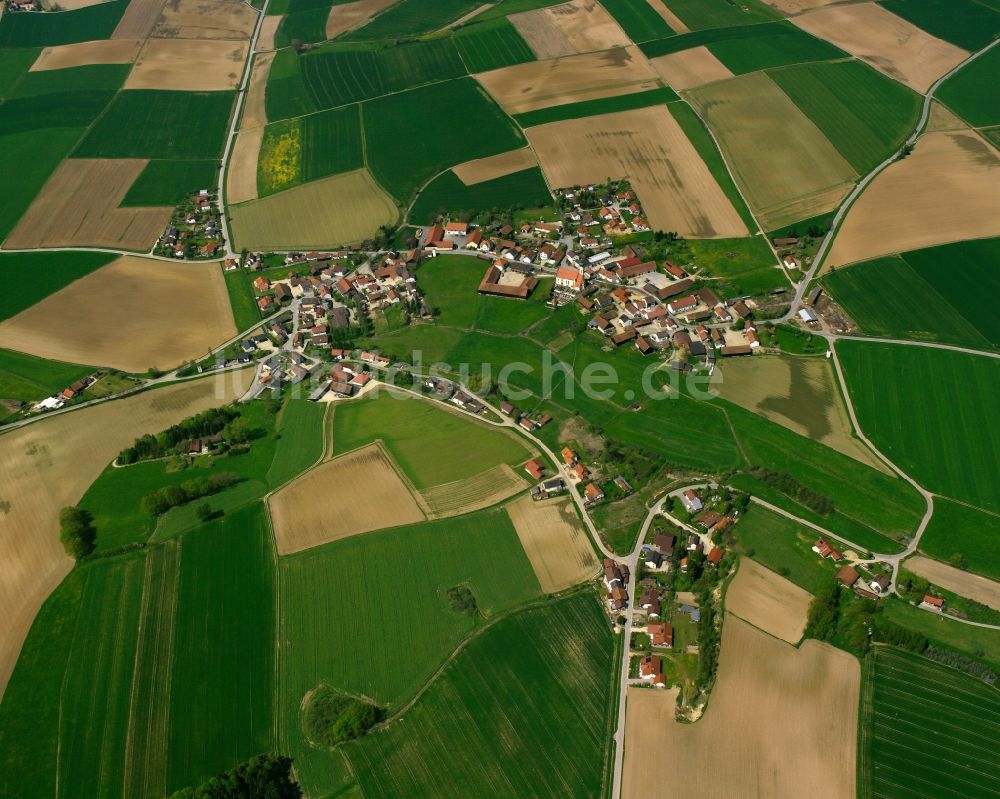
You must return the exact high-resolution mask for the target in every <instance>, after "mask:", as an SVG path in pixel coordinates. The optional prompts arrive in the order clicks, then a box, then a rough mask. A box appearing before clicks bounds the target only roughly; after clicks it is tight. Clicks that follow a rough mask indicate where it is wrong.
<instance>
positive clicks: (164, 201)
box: [122, 159, 219, 208]
mask: <svg viewBox="0 0 1000 799" xmlns="http://www.w3.org/2000/svg"><path fill="white" fill-rule="evenodd" d="M218 173H219V162H218V161H214V160H212V159H202V160H191V161H188V160H184V161H164V160H156V161H150V162H149V163H148V164H146V168H145V169H143V170H142V172H140V173H139V177H137V178H136V179H135V183H133V184H132V186H131V187H130V188H129V190H128V192H126V194H125V196H124V197H123V198H122V207H124V208H127V207H132V206H148V205H180V203H181V202H182V201H183V200H184V199H186V198H188V197H191V196H193V195H194V194H196V193H197V192H198V191H200V190H201V189H211V188H212V187H213V186H216V185H217V182H216V177H217V175H218Z"/></svg>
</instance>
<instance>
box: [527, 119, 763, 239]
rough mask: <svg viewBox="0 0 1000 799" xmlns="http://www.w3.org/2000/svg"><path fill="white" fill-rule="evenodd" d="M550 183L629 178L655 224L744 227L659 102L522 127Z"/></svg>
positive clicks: (700, 232)
mask: <svg viewBox="0 0 1000 799" xmlns="http://www.w3.org/2000/svg"><path fill="white" fill-rule="evenodd" d="M526 135H527V137H528V141H529V142H530V143H531V146H532V148H533V149H534V151H535V153H536V154H537V155H538V159H539V161H540V163H541V165H542V171H543V172H544V173H545V178H546V180H547V181H548V184H549V186H554V187H559V186H575V185H577V184H582V183H591V182H594V183H600V182H603V181H604V180H605V179H607V178H608V177H611V178H628V179H630V180H631V181H632V187H633V188H634V189H635V190H636V192H637V193H638V195H639V199H640V201H641V202H642V207H643V211H644V212H645V214H646V216H647V217H648V219H649V222H650V224H651V225H652V226H653V228H654V229H658V230H674V231H677V232H678V233H680V234H681V235H682V236H689V237H692V238H720V237H734V236H745V235H746V233H747V229H746V226H745V225H744V224H743V221H742V220H741V219H740V217H739V214H737V213H736V209H734V208H733V205H732V203H730V202H729V200H728V198H727V197H726V195H725V194H723V192H722V189H721V188H719V184H718V183H716V181H715V178H714V177H712V173H711V172H709V171H708V167H707V166H705V163H704V162H703V161H702V160H701V158H699V157H698V154H697V152H696V151H695V149H694V147H693V146H692V145H691V142H690V141H688V139H687V137H686V136H685V135H684V132H683V131H682V130H681V128H680V125H678V124H677V121H676V120H675V119H674V118H673V116H672V115H671V114H670V112H669V111H668V110H667V109H666V108H665V107H663V106H653V107H650V108H640V109H636V110H634V111H623V112H621V113H616V114H601V115H599V116H593V117H588V118H587V119H586V120H585V124H583V123H581V121H580V120H575V119H571V120H564V121H561V122H550V123H549V124H547V125H539V126H537V127H534V128H528V130H527V131H526Z"/></svg>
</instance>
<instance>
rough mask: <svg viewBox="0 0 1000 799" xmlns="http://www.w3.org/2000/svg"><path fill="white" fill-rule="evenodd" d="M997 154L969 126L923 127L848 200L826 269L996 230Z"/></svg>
mask: <svg viewBox="0 0 1000 799" xmlns="http://www.w3.org/2000/svg"><path fill="white" fill-rule="evenodd" d="M998 185H1000V154H998V153H997V151H996V150H995V149H994V148H993V147H992V146H990V145H989V144H987V143H986V140H985V139H983V138H981V137H980V136H979V135H978V134H976V133H974V132H972V131H970V130H963V131H954V132H951V133H928V134H927V135H925V136H922V137H921V138H920V139H919V140H918V141H917V145H916V147H915V148H914V150H913V153H912V154H911V155H910V156H908V157H907V158H904V159H903V160H902V161H898V162H897V163H894V164H892V165H891V166H889V167H888V168H887V169H886V170H885V171H884V172H882V173H881V174H880V175H879V176H878V177H877V178H875V180H873V181H872V183H871V185H869V187H868V188H867V189H865V191H864V193H863V194H862V195H861V196H860V197H859V198H858V200H857V202H855V203H854V205H853V206H851V210H850V211H849V212H848V214H847V218H846V219H845V220H844V223H843V225H842V226H841V228H840V232H839V233H838V234H837V238H836V239H834V242H833V247H832V249H831V251H830V256H829V257H828V258H827V259H826V262H825V263H824V265H823V269H824V270H826V269H828V268H829V267H830V266H840V265H843V264H850V263H854V262H855V261H866V260H868V259H869V258H875V257H877V256H879V255H888V254H890V253H896V252H906V251H907V250H917V249H920V248H922V247H932V246H934V245H936V244H947V243H948V242H952V241H961V240H962V239H977V238H983V237H986V236H996V235H1000V191H997V186H998Z"/></svg>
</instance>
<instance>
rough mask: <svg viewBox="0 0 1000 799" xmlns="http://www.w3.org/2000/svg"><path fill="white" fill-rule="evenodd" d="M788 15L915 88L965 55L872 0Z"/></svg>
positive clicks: (926, 84)
mask: <svg viewBox="0 0 1000 799" xmlns="http://www.w3.org/2000/svg"><path fill="white" fill-rule="evenodd" d="M792 21H793V22H794V23H795V24H796V25H798V26H799V27H800V28H802V29H803V30H805V31H808V32H809V33H811V34H813V36H818V37H819V38H820V39H826V40H827V41H830V42H833V43H834V44H835V45H837V46H838V47H840V48H841V49H843V50H846V51H847V52H849V53H850V54H851V55H853V56H856V57H857V58H859V59H861V60H862V61H865V62H866V63H868V64H871V65H872V66H873V67H875V69H877V70H879V71H880V72H883V73H884V74H886V75H888V76H889V77H890V78H893V79H894V80H898V81H899V82H900V83H905V84H906V85H907V86H909V87H910V88H911V89H914V90H915V91H918V92H920V93H921V94H923V93H924V92H926V91H927V89H929V88H930V85H931V84H932V83H933V82H934V81H935V80H937V79H938V78H939V77H941V76H942V75H943V74H944V73H945V72H947V71H948V70H949V69H951V68H952V67H953V66H955V65H956V64H960V63H961V62H962V61H964V60H965V59H966V58H968V56H969V54H968V53H967V52H966V51H965V50H962V49H961V48H959V47H956V46H955V45H953V44H949V43H948V42H944V41H942V40H941V39H938V38H936V37H934V36H931V35H930V34H929V33H926V32H924V31H922V30H921V29H920V28H918V27H917V26H916V25H914V24H913V23H911V22H908V21H907V20H905V19H903V18H902V17H897V16H896V15H895V14H893V13H892V12H891V11H886V10H885V9H884V8H883V7H882V6H880V5H877V4H876V3H858V4H856V5H849V6H835V7H831V8H821V9H819V10H817V11H811V12H810V13H808V14H803V15H802V16H800V17H795V18H794V19H793V20H792Z"/></svg>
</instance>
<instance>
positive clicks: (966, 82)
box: [935, 47, 1000, 126]
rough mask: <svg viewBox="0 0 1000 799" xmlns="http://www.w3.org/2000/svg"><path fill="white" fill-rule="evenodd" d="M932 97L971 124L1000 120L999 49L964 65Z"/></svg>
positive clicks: (992, 123)
mask: <svg viewBox="0 0 1000 799" xmlns="http://www.w3.org/2000/svg"><path fill="white" fill-rule="evenodd" d="M935 97H937V98H938V99H939V100H940V101H941V102H943V103H944V104H945V105H947V106H948V107H949V108H951V110H952V111H954V112H955V113H956V114H958V115H959V116H960V117H962V118H963V119H964V120H966V121H967V122H969V123H970V124H972V125H976V126H980V125H996V124H1000V50H998V49H997V48H996V47H994V48H993V49H991V50H989V51H987V52H985V53H983V55H981V56H980V57H979V58H977V59H976V60H975V61H973V62H972V63H971V64H969V65H968V66H966V67H963V68H962V71H961V72H959V73H958V74H957V75H955V76H954V77H952V78H949V79H948V80H947V81H945V83H944V84H942V86H941V88H940V89H938V91H937V93H936V94H935Z"/></svg>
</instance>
